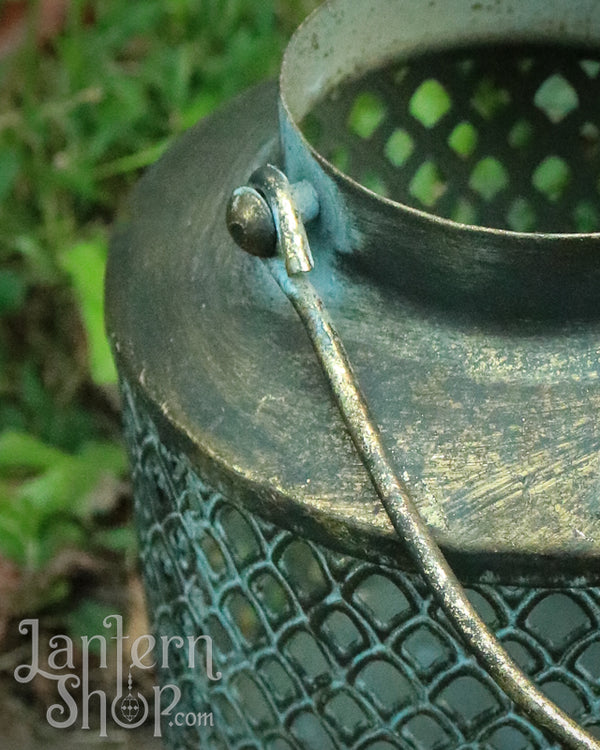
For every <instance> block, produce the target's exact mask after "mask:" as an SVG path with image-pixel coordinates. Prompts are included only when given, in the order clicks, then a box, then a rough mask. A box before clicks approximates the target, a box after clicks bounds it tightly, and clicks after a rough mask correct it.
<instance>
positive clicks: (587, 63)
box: [579, 60, 600, 78]
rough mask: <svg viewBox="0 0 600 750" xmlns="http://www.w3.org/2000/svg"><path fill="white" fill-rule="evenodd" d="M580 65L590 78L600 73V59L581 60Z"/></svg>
mask: <svg viewBox="0 0 600 750" xmlns="http://www.w3.org/2000/svg"><path fill="white" fill-rule="evenodd" d="M579 65H580V67H581V69H582V70H583V71H584V73H585V74H586V75H587V76H589V77H590V78H596V76H597V75H598V73H600V61H599V60H581V61H580V63H579Z"/></svg>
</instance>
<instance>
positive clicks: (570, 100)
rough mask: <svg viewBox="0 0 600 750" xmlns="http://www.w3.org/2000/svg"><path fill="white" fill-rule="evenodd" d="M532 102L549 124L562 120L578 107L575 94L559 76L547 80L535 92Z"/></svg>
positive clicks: (577, 99) (571, 87)
mask: <svg viewBox="0 0 600 750" xmlns="http://www.w3.org/2000/svg"><path fill="white" fill-rule="evenodd" d="M533 101H534V103H535V105H536V107H539V109H541V110H542V111H543V112H545V113H546V115H547V117H548V119H549V120H550V121H551V122H560V121H561V120H564V119H565V117H566V116H567V115H568V114H570V113H571V112H572V111H573V110H574V109H576V108H577V106H578V105H579V97H578V96H577V92H576V91H575V89H574V88H573V86H571V84H570V83H569V82H568V81H567V80H566V79H565V78H563V77H562V76H561V75H553V76H550V78H547V79H546V80H545V81H544V83H542V85H541V86H540V87H539V89H538V90H537V91H536V94H535V96H534V98H533Z"/></svg>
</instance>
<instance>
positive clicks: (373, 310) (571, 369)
mask: <svg viewBox="0 0 600 750" xmlns="http://www.w3.org/2000/svg"><path fill="white" fill-rule="evenodd" d="M275 120H276V93H275V90H274V88H273V87H272V86H265V87H263V88H261V89H259V90H255V91H253V92H251V93H249V94H248V95H247V96H246V97H245V98H244V99H242V100H241V101H239V102H236V103H235V104H233V105H231V106H230V107H229V108H227V109H225V110H223V111H222V112H221V113H219V114H218V115H216V117H215V118H214V119H212V120H210V121H208V122H206V123H203V124H201V125H200V126H198V127H197V128H195V129H193V130H192V131H190V132H189V133H188V134H187V135H186V136H185V137H184V138H183V139H182V141H181V142H180V143H179V144H178V145H177V146H176V147H175V149H174V150H172V151H171V152H169V153H168V154H167V155H166V156H165V157H164V158H163V160H162V161H161V162H160V163H159V164H158V165H156V166H155V167H154V168H153V169H151V170H150V171H149V172H148V174H147V175H146V176H145V178H144V179H143V180H142V182H141V184H140V186H139V188H138V190H137V193H136V195H135V197H134V199H133V201H132V205H131V209H130V216H129V217H128V219H127V221H124V223H123V226H122V228H121V230H120V231H119V232H118V233H117V237H116V239H115V242H114V245H113V249H112V253H111V258H110V262H109V269H108V278H107V293H108V298H109V305H108V323H109V331H110V334H111V338H112V341H113V347H114V349H115V351H116V354H117V358H118V361H119V364H120V367H121V369H122V371H123V372H124V373H126V374H127V377H128V378H129V379H130V380H131V381H132V382H136V383H139V384H140V386H141V387H142V388H143V389H144V390H145V392H146V393H147V394H148V396H149V397H151V398H152V400H154V401H155V402H156V403H157V404H159V405H161V406H162V408H163V409H164V411H165V413H166V414H167V415H168V417H169V418H170V419H171V420H172V421H173V423H174V424H175V425H176V426H177V427H178V428H179V429H180V430H181V431H182V432H183V433H185V434H186V435H188V436H190V437H191V438H192V440H193V443H194V444H195V446H196V448H195V455H194V461H195V463H196V465H197V466H198V467H199V469H201V470H202V471H204V472H206V476H207V478H208V479H209V480H210V481H211V483H212V484H214V485H215V486H218V487H220V488H221V489H223V490H225V491H226V492H227V493H228V494H229V495H230V496H232V497H234V498H237V500H238V501H240V502H243V503H246V504H247V505H248V507H250V508H253V509H254V510H257V511H260V512H261V513H263V514H268V515H269V516H270V517H271V518H272V519H273V520H276V521H279V522H280V523H282V524H284V525H287V526H288V527H292V528H296V529H300V528H301V529H303V531H304V533H308V534H312V535H314V536H315V537H316V538H319V539H322V540H326V541H328V542H330V543H333V544H334V545H335V546H337V547H342V548H344V549H346V550H348V551H354V552H355V553H358V554H361V555H365V556H371V557H374V556H379V555H381V556H382V557H383V559H387V560H388V561H391V560H397V559H399V558H401V557H402V556H403V550H402V547H401V545H399V544H398V542H397V540H396V539H395V533H394V531H393V529H392V527H391V525H390V524H389V522H388V521H387V519H386V518H385V515H384V514H382V513H380V512H379V511H380V509H381V506H380V504H379V500H378V499H377V497H376V495H375V494H374V492H373V490H372V489H371V487H370V482H369V479H368V477H367V475H366V473H365V472H364V469H363V468H362V466H361V465H360V462H359V460H358V459H357V457H356V455H355V454H354V449H353V446H352V444H351V442H350V439H349V437H348V436H347V434H346V432H345V427H344V425H343V422H342V420H341V418H340V417H339V415H338V414H337V411H336V408H335V406H334V405H333V404H332V403H331V401H330V397H329V393H328V388H327V384H326V382H325V380H324V378H323V377H322V375H321V373H320V371H319V367H318V364H317V363H316V362H315V360H314V356H313V354H312V350H311V347H310V344H309V343H308V341H307V340H306V337H305V335H304V332H303V330H302V327H301V324H300V323H299V322H298V321H297V320H296V319H295V317H294V314H293V312H292V311H291V310H290V309H288V305H287V303H286V301H285V300H282V299H281V295H280V294H279V292H278V290H277V288H276V285H275V284H274V282H273V281H272V279H271V278H270V276H269V275H268V274H267V273H266V272H265V271H264V269H261V268H260V267H257V265H256V264H254V263H253V262H252V258H250V257H245V256H244V255H243V254H242V253H240V252H239V250H238V248H237V247H236V246H235V244H234V242H233V241H232V240H231V238H230V237H229V236H228V234H227V229H226V226H225V221H224V216H225V208H226V205H227V200H228V198H229V196H230V194H231V192H232V190H234V189H235V188H236V187H238V186H239V185H241V184H243V183H244V182H245V181H246V180H247V179H248V177H249V176H250V174H251V173H252V172H253V171H254V170H255V168H257V167H258V166H260V165H261V164H264V163H265V162H266V161H268V160H269V159H270V160H273V158H275V157H274V154H275V156H276V151H277V149H276V132H275ZM231 143H235V144H236V148H237V149H238V150H237V151H236V152H233V153H232V149H231ZM386 210H387V209H386ZM321 221H322V214H321V215H320V217H319V218H318V219H316V220H315V222H313V223H311V224H310V225H309V230H308V231H309V237H310V238H311V243H312V246H313V252H315V254H316V256H317V257H318V258H319V267H318V268H317V269H316V270H315V271H314V272H313V274H312V275H313V277H314V279H313V281H314V283H315V286H316V288H317V290H318V291H319V293H320V294H321V295H322V296H323V298H324V299H325V300H326V301H327V305H328V307H329V309H330V311H331V314H332V316H333V317H334V318H335V320H336V324H337V326H338V329H339V331H340V335H341V336H342V338H343V340H344V342H345V345H346V348H347V350H348V354H349V356H350V358H351V361H352V362H353V365H354V368H355V370H356V372H357V375H358V377H359V380H360V382H361V384H362V386H363V390H364V392H365V394H366V397H367V399H368V401H369V404H370V406H371V410H372V413H373V415H374V419H375V421H376V423H377V424H378V425H380V427H381V429H382V433H383V435H384V436H385V437H386V439H387V440H388V445H389V446H390V452H391V458H392V461H393V463H394V466H395V468H396V469H397V470H398V471H400V472H401V475H402V476H403V478H404V479H405V481H406V482H407V485H408V486H409V487H410V489H411V492H412V493H413V495H414V497H415V499H416V502H417V505H418V507H419V509H420V511H421V513H422V514H423V516H424V518H425V519H426V520H427V521H428V523H429V525H430V527H431V528H432V530H433V532H434V534H435V536H436V539H437V540H438V542H439V543H440V544H441V545H442V547H443V548H444V550H445V551H446V552H447V553H448V554H449V556H450V559H451V562H452V564H453V565H455V566H458V569H459V571H460V572H461V575H462V576H463V577H464V576H466V577H468V578H473V577H478V576H481V575H486V574H488V575H490V571H491V574H493V575H495V576H497V577H499V578H501V579H504V580H513V581H515V580H524V579H529V580H532V581H534V580H538V581H542V582H546V581H548V580H549V579H553V580H561V579H562V580H570V581H575V580H579V581H584V580H588V581H592V580H598V577H599V575H600V571H599V569H598V568H599V566H598V554H599V552H600V512H599V510H598V444H599V435H598V424H597V419H596V415H597V413H598V408H599V406H600V393H599V387H598V382H600V381H599V380H598V371H599V367H598V354H597V352H598V341H599V340H600V335H599V334H600V330H599V326H598V325H597V324H596V323H594V322H588V323H587V324H585V325H583V324H581V323H578V324H574V323H573V324H571V323H565V324H564V325H563V326H561V327H558V328H556V327H552V328H550V329H548V328H546V327H543V326H538V327H537V328H536V327H533V329H532V328H529V329H528V331H527V332H526V333H524V334H520V335H516V334H515V332H514V329H511V328H509V329H508V330H506V331H503V330H497V329H492V330H490V329H489V328H488V327H486V326H485V325H483V324H482V323H481V322H477V323H473V322H471V324H470V325H467V324H465V323H464V322H463V323H461V324H457V323H456V322H455V321H454V320H453V319H452V318H450V317H448V316H441V315H438V314H435V313H433V312H431V311H427V310H423V309H415V307H414V305H412V304H410V303H408V302H407V301H406V300H404V299H402V297H401V296H400V295H398V294H394V293H393V290H390V289H389V288H381V287H377V286H376V285H375V284H374V283H373V282H372V281H370V280H369V278H368V277H365V276H361V277H357V276H356V274H353V273H349V272H348V268H347V266H346V265H344V264H340V263H339V262H338V258H337V257H336V256H335V255H332V254H331V252H329V251H328V248H327V247H324V246H322V245H321V244H320V243H319V239H320V238H319V232H320V231H321V230H320V224H321Z"/></svg>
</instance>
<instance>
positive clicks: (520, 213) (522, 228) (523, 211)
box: [506, 198, 536, 232]
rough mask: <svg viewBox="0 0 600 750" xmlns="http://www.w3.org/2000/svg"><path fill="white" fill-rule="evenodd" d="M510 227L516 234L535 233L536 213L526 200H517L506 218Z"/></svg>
mask: <svg viewBox="0 0 600 750" xmlns="http://www.w3.org/2000/svg"><path fill="white" fill-rule="evenodd" d="M506 219H507V221H508V226H509V227H510V228H511V229H512V230H513V231H515V232H533V230H534V229H535V224H536V215H535V211H534V210H533V208H532V207H531V204H530V203H529V201H528V200H526V199H525V198H517V199H516V200H515V201H514V203H513V204H512V206H511V207H510V210H509V212H508V214H507V216H506Z"/></svg>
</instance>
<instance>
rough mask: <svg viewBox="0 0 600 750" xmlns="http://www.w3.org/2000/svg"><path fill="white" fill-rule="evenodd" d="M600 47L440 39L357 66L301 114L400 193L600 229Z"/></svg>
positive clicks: (340, 159)
mask: <svg viewBox="0 0 600 750" xmlns="http://www.w3.org/2000/svg"><path fill="white" fill-rule="evenodd" d="M599 126H600V57H597V56H593V55H592V54H591V53H590V50H589V49H587V50H580V49H577V48H575V47H567V46H565V47H560V46H557V45H552V46H541V45H501V46H489V45H486V46H481V45H480V46H477V47H470V48H462V49H455V50H449V51H448V50H446V51H436V52H435V53H429V54H426V55H422V56H420V57H412V58H411V59H409V60H403V61H401V62H395V63H393V64H391V65H390V64H387V65H385V66H384V67H381V68H378V69H375V70H371V71H369V72H367V73H366V74H363V75H361V76H360V77H355V78H348V79H346V80H344V81H342V82H341V83H339V84H338V85H336V86H335V87H334V88H333V89H331V90H330V91H329V92H328V93H327V94H326V95H325V96H323V97H321V98H320V99H319V100H318V101H317V103H316V104H315V105H314V106H313V107H312V109H311V111H310V112H309V113H308V114H307V115H306V116H305V117H304V118H303V119H302V123H301V127H302V130H303V132H304V135H305V136H306V137H307V139H308V140H309V142H310V143H311V145H312V146H313V147H314V148H315V149H316V150H317V151H318V152H319V153H320V154H321V155H322V156H324V157H325V158H326V159H327V160H328V161H330V162H331V163H332V164H333V165H334V166H335V167H337V168H338V169H339V170H340V171H342V172H344V173H345V174H347V175H348V176H350V177H352V178H353V179H354V180H356V181H357V182H359V183H361V184H362V185H363V186H365V187H367V188H369V189H370V190H372V191H374V192H376V193H378V194H380V195H382V196H384V197H387V198H390V199H392V200H394V201H397V202H399V203H403V204H405V205H408V206H411V207H413V208H417V209H421V210H424V211H427V212H430V213H433V214H436V215H437V216H441V217H444V218H447V219H451V220H454V221H456V222H460V223H462V224H470V225H480V226H488V227H495V228H500V229H508V230H513V231H517V232H560V233H589V232H596V231H598V230H599V229H600V129H599Z"/></svg>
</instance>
